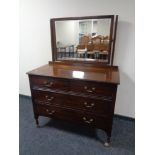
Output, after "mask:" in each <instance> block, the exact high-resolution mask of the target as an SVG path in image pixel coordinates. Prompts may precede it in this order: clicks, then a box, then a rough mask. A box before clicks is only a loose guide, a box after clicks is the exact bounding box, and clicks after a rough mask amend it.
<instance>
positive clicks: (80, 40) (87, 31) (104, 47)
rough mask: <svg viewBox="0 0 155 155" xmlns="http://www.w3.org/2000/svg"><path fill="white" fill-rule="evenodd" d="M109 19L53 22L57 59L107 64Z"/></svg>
mask: <svg viewBox="0 0 155 155" xmlns="http://www.w3.org/2000/svg"><path fill="white" fill-rule="evenodd" d="M110 26H111V19H110V18H109V19H108V18H105V19H83V20H64V21H56V22H55V30H56V48H57V50H56V51H57V59H58V60H59V59H68V58H72V59H85V60H92V61H94V60H95V61H96V60H97V61H104V62H108V55H109V53H110V51H109V50H110V48H109V47H110V41H109V38H110Z"/></svg>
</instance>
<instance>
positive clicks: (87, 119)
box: [35, 105, 112, 129]
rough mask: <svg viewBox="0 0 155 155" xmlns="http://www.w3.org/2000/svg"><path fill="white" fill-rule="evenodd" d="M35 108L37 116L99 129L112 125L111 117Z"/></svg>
mask: <svg viewBox="0 0 155 155" xmlns="http://www.w3.org/2000/svg"><path fill="white" fill-rule="evenodd" d="M35 108H37V113H38V115H41V116H47V117H55V118H58V119H62V120H68V121H72V122H78V123H80V124H85V125H90V126H92V127H97V128H101V129H109V128H111V124H112V117H103V116H96V115H93V114H90V113H86V112H81V111H76V110H71V109H67V108H60V107H57V106H41V105H37V106H36V107H35Z"/></svg>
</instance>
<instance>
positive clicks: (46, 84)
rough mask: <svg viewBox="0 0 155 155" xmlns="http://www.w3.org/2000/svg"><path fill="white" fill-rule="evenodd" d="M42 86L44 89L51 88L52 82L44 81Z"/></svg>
mask: <svg viewBox="0 0 155 155" xmlns="http://www.w3.org/2000/svg"><path fill="white" fill-rule="evenodd" d="M44 85H45V86H46V87H51V86H52V85H53V82H48V81H45V82H44Z"/></svg>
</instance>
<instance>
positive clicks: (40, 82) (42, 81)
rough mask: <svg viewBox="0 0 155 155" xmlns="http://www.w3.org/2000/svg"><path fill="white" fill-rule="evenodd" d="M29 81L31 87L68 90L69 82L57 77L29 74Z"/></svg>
mask: <svg viewBox="0 0 155 155" xmlns="http://www.w3.org/2000/svg"><path fill="white" fill-rule="evenodd" d="M30 83H31V85H32V88H33V87H40V88H48V89H61V90H69V82H68V80H65V79H57V78H50V77H42V76H40V77H39V76H30Z"/></svg>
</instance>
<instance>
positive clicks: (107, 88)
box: [71, 81, 116, 98]
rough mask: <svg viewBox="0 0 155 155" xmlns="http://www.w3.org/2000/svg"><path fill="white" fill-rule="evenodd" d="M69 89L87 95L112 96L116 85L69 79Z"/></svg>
mask: <svg viewBox="0 0 155 155" xmlns="http://www.w3.org/2000/svg"><path fill="white" fill-rule="evenodd" d="M71 90H72V91H75V92H81V93H85V94H89V95H97V96H103V95H105V96H107V97H111V98H112V97H113V95H114V94H115V93H116V87H115V86H113V85H108V84H102V83H95V82H86V81H76V82H73V81H71Z"/></svg>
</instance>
